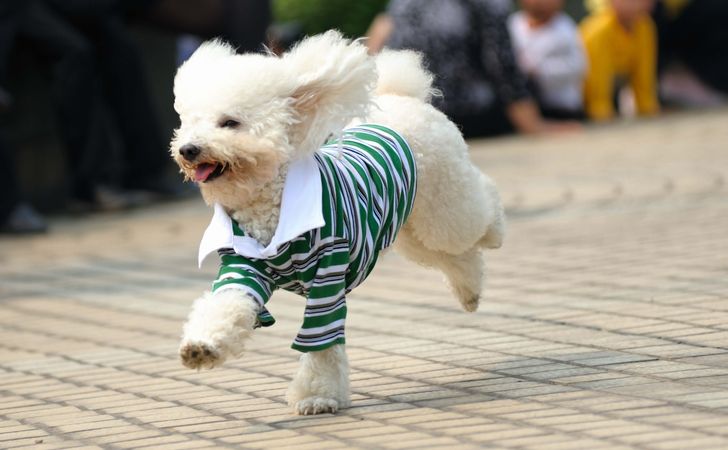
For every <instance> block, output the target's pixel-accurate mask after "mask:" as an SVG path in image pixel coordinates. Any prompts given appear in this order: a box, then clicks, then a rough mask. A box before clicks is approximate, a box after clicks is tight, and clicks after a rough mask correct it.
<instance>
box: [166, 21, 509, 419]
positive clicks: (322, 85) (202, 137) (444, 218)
mask: <svg viewBox="0 0 728 450" xmlns="http://www.w3.org/2000/svg"><path fill="white" fill-rule="evenodd" d="M431 84H432V75H431V74H429V73H428V72H427V71H425V70H424V69H423V67H422V62H421V57H420V55H419V54H417V53H415V52H409V51H384V52H383V53H382V54H380V55H378V56H377V57H370V56H369V55H367V52H366V49H365V47H364V46H363V45H362V44H361V43H359V42H356V41H354V42H351V41H349V40H346V39H344V38H343V37H342V36H341V35H340V34H339V33H338V32H334V31H331V32H328V33H325V34H322V35H318V36H314V37H311V38H308V39H306V40H304V41H302V42H301V43H300V44H299V45H298V46H296V47H295V48H294V49H293V50H291V51H290V52H288V53H286V54H284V55H283V56H281V57H277V56H273V55H259V54H243V55H240V54H235V51H234V50H233V49H232V48H231V47H229V46H228V45H226V44H224V43H221V42H219V41H212V42H208V43H205V44H203V45H202V46H201V47H200V48H199V50H197V52H196V53H195V54H194V55H193V56H192V57H191V58H190V59H189V60H188V61H187V62H186V63H185V64H184V65H183V66H182V67H181V68H180V69H179V72H178V73H177V76H176V79H175V87H174V91H175V97H176V99H175V109H176V110H177V112H178V113H179V115H180V119H181V126H180V128H179V129H178V130H177V131H176V134H175V138H174V140H173V142H172V145H171V152H172V156H173V157H174V159H175V161H176V162H177V163H178V164H179V166H180V167H181V169H182V172H183V173H184V174H185V176H186V177H187V178H188V179H190V180H194V181H196V182H198V183H199V186H200V190H201V192H202V195H203V197H204V199H205V201H206V202H207V203H208V204H210V205H214V206H215V218H214V219H213V222H212V223H211V225H210V227H209V228H208V230H207V232H206V234H205V237H204V238H203V242H202V244H201V249H200V258H201V259H202V258H204V256H205V255H206V254H207V253H209V252H211V251H214V250H218V251H219V253H220V254H221V257H222V259H223V265H222V268H221V271H220V276H219V278H218V279H217V280H216V282H215V284H214V285H213V286H214V289H213V293H206V294H205V295H204V296H203V297H202V298H200V299H198V300H197V301H196V302H195V303H194V306H193V309H192V312H191V313H190V316H189V320H188V322H187V323H186V324H185V327H184V336H183V338H182V343H181V346H180V357H181V359H182V362H183V364H184V365H185V366H187V367H190V368H195V369H199V368H203V367H204V368H212V367H216V366H219V365H220V364H222V363H223V361H224V360H225V359H226V358H228V357H237V356H240V355H241V354H242V352H243V350H244V347H245V341H246V339H247V338H248V337H249V336H250V335H251V333H252V332H253V329H254V328H255V327H257V326H259V325H264V326H265V325H268V324H270V323H272V321H273V320H272V317H270V315H269V314H268V312H267V310H265V307H264V304H265V302H266V301H267V299H268V297H270V294H271V292H272V291H273V290H275V289H276V288H278V287H281V288H284V289H287V290H291V291H294V292H297V293H299V294H301V295H303V296H304V297H307V303H306V315H305V318H304V327H303V329H302V332H301V334H299V336H298V337H297V338H296V341H294V345H293V347H294V348H296V349H298V350H300V351H302V352H304V353H303V355H302V357H301V365H300V369H299V371H298V373H297V374H296V375H295V377H294V379H293V381H292V383H291V385H290V388H289V390H288V393H287V399H288V402H289V404H290V405H291V406H292V407H293V409H294V412H295V413H297V414H318V413H326V412H336V411H337V410H338V409H339V408H343V407H346V406H348V405H349V403H350V400H349V381H348V362H347V358H346V353H345V351H344V345H343V343H344V338H343V320H344V319H343V318H344V317H345V312H346V309H345V305H344V298H343V294H344V293H348V291H349V290H351V289H352V288H353V287H355V286H356V285H357V284H359V283H360V282H361V281H362V280H363V279H364V278H365V277H366V275H367V274H368V272H369V270H371V267H361V266H359V265H358V262H357V261H358V260H357V259H356V258H362V256H361V254H358V253H357V254H356V255H355V254H354V253H356V252H355V251H354V250H352V249H353V248H354V247H355V245H358V246H359V247H356V248H357V249H361V248H364V249H365V250H362V252H372V253H373V254H374V257H373V259H372V258H371V257H369V259H368V260H367V262H366V264H370V265H371V266H373V261H374V260H376V253H378V252H379V250H381V249H383V248H384V247H386V246H388V245H389V244H390V243H391V241H390V240H388V239H387V238H382V235H383V234H385V233H386V234H387V236H388V237H391V240H393V239H394V236H395V235H397V240H396V244H395V245H396V248H398V250H399V251H401V252H402V253H403V254H404V255H405V256H407V257H408V258H409V259H411V260H413V261H416V262H417V263H420V264H424V265H426V266H430V267H435V268H437V269H439V270H441V271H442V272H443V273H444V274H445V276H446V277H447V279H448V281H449V283H450V285H451V287H452V289H453V291H454V293H455V295H456V296H457V298H458V299H459V300H460V303H461V305H462V307H463V308H464V309H465V310H466V311H475V309H476V308H477V307H478V301H479V296H480V292H481V288H482V283H483V278H484V267H483V260H482V252H481V250H482V249H485V248H498V247H500V245H501V242H502V239H503V232H504V217H503V210H502V207H501V203H500V200H499V197H498V193H497V191H496V189H495V186H494V184H493V183H492V181H491V180H490V179H489V178H487V177H486V176H484V175H483V174H482V173H481V172H480V171H479V170H478V169H477V168H476V167H475V166H473V164H472V163H471V161H470V159H469V156H468V147H467V145H466V143H465V142H464V140H463V138H462V135H461V134H460V132H459V130H458V129H457V127H456V126H455V125H454V124H453V123H452V122H450V121H449V120H448V119H447V117H445V115H443V114H442V113H440V112H439V111H437V110H436V109H435V108H433V107H432V106H431V105H430V104H429V103H428V100H429V98H430V96H431V95H432V94H433V89H432V87H431ZM352 124H376V126H381V129H382V130H385V131H386V133H384V132H383V133H384V134H381V135H379V134H377V133H378V131H377V130H379V128H376V126H374V125H373V126H370V127H369V128H367V126H366V125H361V126H363V127H364V128H354V129H353V130H354V131H347V130H345V127H346V126H347V125H349V126H355V127H356V126H359V125H352ZM357 130H358V131H357ZM362 130H364V131H362ZM361 133H364V136H365V137H366V138H367V139H370V140H369V141H367V142H369V144H371V145H369V147H367V148H368V150H367V151H368V152H370V153H367V154H368V155H370V156H371V155H374V156H373V157H371V158H370V159H371V160H372V161H373V160H378V158H379V156H381V155H384V151H385V150H383V149H385V147H386V149H387V151H388V152H389V153H387V155H390V156H391V155H394V156H392V158H394V160H395V165H396V164H399V163H402V164H404V165H406V164H405V163H406V161H407V158H408V156H407V155H410V156H411V155H414V162H411V165H412V167H411V171H410V172H412V173H408V174H404V172H406V171H407V170H406V169H402V168H401V167H400V168H399V169H396V168H395V170H393V171H392V172H386V174H388V176H390V178H391V179H390V178H387V177H386V176H383V178H382V179H390V181H389V182H388V183H389V184H384V186H385V187H384V189H385V192H380V193H379V194H382V195H380V196H379V197H377V196H376V195H374V194H372V192H373V191H372V192H369V191H367V192H369V194H368V195H369V197H366V195H365V194H366V192H364V191H366V190H367V189H369V188H370V187H372V186H375V185H376V186H380V184H377V183H379V181H377V180H375V178H376V177H377V172H376V171H375V170H373V169H372V167H373V166H367V167H369V171H359V172H356V170H355V169H353V168H352V167H354V165H356V162H352V161H353V160H351V159H347V158H349V156H351V155H352V154H353V153H351V152H350V153H346V155H348V156H346V157H343V156H341V155H342V154H340V153H337V151H339V150H341V149H342V148H344V147H346V145H349V147H347V148H355V147H356V145H357V143H356V142H354V141H352V139H355V138H356V137H357V136H362V134H361ZM366 133H370V134H371V133H373V134H375V135H376V136H374V137H372V136H373V135H372V136H370V135H367V134H366ZM387 133H388V134H387ZM332 136H333V138H332ZM347 136H349V137H347ZM327 139H330V143H329V145H328V146H327V147H325V150H322V148H321V147H322V145H323V144H324V143H325V142H326V141H327ZM346 139H349V141H346ZM342 142H344V144H342ZM347 142H348V143H347ZM378 143H381V146H379V144H378ZM352 146H353V147H352ZM375 147H376V148H375ZM372 148H375V150H372ZM337 149H339V150H337ZM377 149H379V150H377ZM393 149H394V150H393ZM395 150H396V152H399V153H396V152H395V153H392V152H394V151H395ZM342 151H343V150H342ZM377 151H380V152H381V153H380V154H379V155H377V154H375V153H372V152H377ZM337 155H338V156H337ZM402 155H404V156H402ZM365 160H366V158H365ZM312 161H313V162H312ZM337 164H338V166H336V165H337ZM347 164H348V165H347ZM366 164H369V163H366ZM327 165H331V167H334V166H336V167H339V168H341V167H344V166H346V168H348V169H350V171H349V172H347V173H349V174H352V173H353V174H355V175H356V174H357V173H358V175H356V176H359V178H358V179H357V181H356V182H357V183H359V184H357V185H356V187H355V188H353V190H354V191H356V192H354V193H353V194H352V196H351V199H355V201H359V202H363V203H358V205H359V208H360V209H357V208H356V207H355V208H352V209H346V208H344V209H341V207H340V206H341V205H339V206H336V207H334V205H333V204H332V201H329V200H326V199H324V200H322V196H324V197H325V196H326V192H328V190H330V189H329V188H331V186H332V185H329V184H327V183H328V181H327V180H326V179H325V178H326V177H327V176H330V175H331V174H330V173H328V172H326V170H327V169H325V168H326V167H329V166H327ZM415 166H416V170H415ZM348 169H347V170H348ZM332 170H333V169H332ZM336 170H339V169H336ZM400 172H401V173H400ZM337 173H338V172H337ZM342 173H343V172H342ZM383 173H384V172H383ZM415 173H416V184H415V182H414V181H415V178H414V177H415ZM367 174H371V175H372V177H373V178H372V179H371V180H367V179H366V178H367V177H368V175H367ZM386 174H385V175H386ZM403 174H404V175H403ZM380 175H381V174H380ZM408 176H409V177H410V178H407V177H408ZM392 180H394V181H392ZM380 181H381V180H380ZM344 184H345V183H344ZM322 186H323V189H324V191H325V192H323V193H322V191H321V189H322ZM327 186H328V187H327ZM352 186H353V185H352ZM345 187H346V186H345ZM380 187H381V186H380ZM395 187H397V189H398V191H397V195H392V196H391V198H390V196H389V194H390V193H391V192H387V191H386V190H393V189H394V188H395ZM327 189H328V190H327ZM342 189H343V190H346V189H345V188H342ZM415 189H416V196H415ZM329 194H330V195H331V197H330V198H332V199H333V198H338V197H335V196H336V195H346V194H347V192H344V193H343V194H342V193H338V192H335V193H331V192H329ZM349 194H351V192H349ZM365 197H366V198H369V200H367V201H370V202H371V203H369V204H368V203H366V201H365V200H362V199H364V198H365ZM375 197H376V198H375ZM347 198H348V197H347ZM387 198H389V199H390V200H386V199H387ZM407 198H408V199H410V200H411V199H412V198H414V205H413V206H411V205H410V206H411V207H410V209H409V210H406V208H404V206H403V204H402V202H400V203H397V202H398V201H400V200H402V199H407ZM383 199H384V200H383ZM391 199H394V200H391ZM397 199H399V200H397ZM378 201H381V202H387V201H389V202H394V203H393V204H388V203H381V204H380V203H376V202H378ZM402 201H404V200H402ZM375 203H376V204H375ZM362 205H363V206H362ZM382 205H384V206H382ZM387 205H388V206H387ZM380 207H383V208H385V209H386V208H390V210H388V211H389V213H386V211H385V213H386V214H390V215H389V216H387V217H390V218H391V221H390V222H391V224H390V225H387V229H384V230H380V229H378V228H377V227H378V226H383V225H382V224H381V223H380V222H378V220H379V221H382V223H384V221H385V218H384V217H383V216H384V215H385V213H382V211H378V209H379V208H380ZM400 207H401V208H404V209H399V210H395V211H394V212H392V210H391V208H395V209H396V208H400ZM307 208H308V209H307ZM316 208H318V211H317V210H316ZM336 208H338V209H336ZM289 210H290V211H289ZM342 211H343V212H342ZM379 213H382V214H381V215H379ZM397 213H399V215H397ZM360 214H361V215H362V217H365V219H366V220H370V221H371V220H372V218H373V217H375V218H377V220H375V221H374V222H368V223H370V224H371V223H374V225H364V228H366V230H357V229H356V228H352V227H356V226H357V225H359V224H360V222H359V219H361V217H359V215H360ZM342 216H343V217H342ZM354 216H355V217H354ZM405 217H406V222H405V220H404V219H405ZM366 220H362V221H361V223H365V222H366ZM398 220H399V222H398ZM302 222H305V223H302ZM333 222H336V223H337V225H336V226H340V227H344V228H346V227H348V228H346V230H348V231H346V232H344V233H343V234H342V233H338V234H336V232H332V233H334V234H335V236H334V237H333V238H331V239H329V238H328V237H326V231H321V230H329V231H331V229H333V228H332V227H335V224H334V223H333ZM339 222H340V223H339ZM390 222H387V223H388V224H389V223H390ZM402 222H404V223H402ZM377 233H379V234H377ZM363 236H366V239H365V238H364V237H363ZM354 241H356V243H354ZM301 245H303V246H306V245H309V246H318V247H317V248H318V249H320V248H322V247H325V248H326V249H329V250H326V251H325V252H323V253H315V252H314V253H308V254H305V255H304V257H302V256H301V254H300V253H297V252H299V251H298V250H290V249H292V248H294V247H295V248H298V247H297V246H301ZM331 248H333V249H334V250H330V249H331ZM317 251H318V250H317ZM357 251H358V250H357ZM282 252H289V253H288V257H289V258H290V259H291V260H293V262H292V263H291V262H281V261H276V259H275V258H277V257H279V256H280V255H281V254H282ZM337 252H338V253H337ZM342 252H343V253H342ZM342 254H344V255H348V256H349V260H345V261H339V262H336V260H337V258H340V257H341V255H342ZM312 255H313V256H312ZM312 259H313V260H314V261H313V262H311V260H312ZM311 264H313V265H314V266H315V270H316V274H315V277H314V278H315V279H313V281H312V279H311V276H312V275H310V274H308V275H307V271H308V270H309V269H310V267H311ZM284 272H285V273H284ZM337 276H338V278H337ZM336 283H340V290H341V292H339V293H334V294H331V293H330V292H329V293H326V288H331V286H332V285H334V284H336ZM329 290H330V291H331V289H329ZM314 292H316V293H317V294H316V295H314ZM331 292H333V291H331ZM327 296H328V297H327ZM329 300H330V301H329ZM327 301H329V303H326V302H327ZM326 314H328V315H329V316H330V317H328V318H327V319H326V318H322V317H324V316H325V315H326ZM307 323H308V325H307ZM327 327H328V328H327ZM322 330H323V331H322ZM317 333H318V334H317Z"/></svg>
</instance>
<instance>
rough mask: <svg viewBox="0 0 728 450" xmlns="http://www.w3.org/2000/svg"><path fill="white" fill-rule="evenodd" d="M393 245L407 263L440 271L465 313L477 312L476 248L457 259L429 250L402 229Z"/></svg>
mask: <svg viewBox="0 0 728 450" xmlns="http://www.w3.org/2000/svg"><path fill="white" fill-rule="evenodd" d="M395 245H396V248H397V250H398V251H399V252H401V253H402V254H403V255H404V256H406V257H407V258H408V259H410V260H412V261H414V262H417V263H419V264H422V265H424V266H427V267H434V268H436V269H439V270H440V271H442V273H444V274H445V277H446V278H447V280H448V282H449V284H450V287H451V288H452V290H453V292H454V293H455V295H456V296H457V298H458V300H459V301H460V304H461V305H462V307H463V309H464V310H465V311H468V312H473V311H475V310H476V309H478V303H479V301H480V292H481V290H482V288H483V280H484V278H485V268H484V263H483V255H482V253H481V251H480V249H479V248H478V247H477V246H474V247H472V248H470V249H468V250H466V251H465V252H463V253H461V254H459V255H453V254H449V253H445V252H443V251H438V250H430V249H428V248H427V246H425V245H424V244H423V243H422V242H421V241H419V240H418V239H417V238H415V237H414V236H413V235H412V234H411V233H409V232H408V231H407V229H406V227H405V228H404V229H402V231H401V232H400V234H399V236H398V237H397V241H396V244H395Z"/></svg>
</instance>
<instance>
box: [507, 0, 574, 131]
mask: <svg viewBox="0 0 728 450" xmlns="http://www.w3.org/2000/svg"><path fill="white" fill-rule="evenodd" d="M519 3H520V7H521V10H520V11H518V12H516V13H514V14H512V15H511V17H510V19H509V21H508V28H509V31H510V33H511V38H512V41H513V46H514V48H515V52H516V60H517V62H518V65H519V67H520V68H521V71H522V72H523V73H524V74H526V76H527V77H528V78H529V81H530V83H531V86H533V87H532V90H533V91H534V94H535V96H536V99H537V101H538V104H539V107H540V109H541V113H542V114H543V115H544V116H545V117H547V118H551V119H582V118H583V117H584V110H583V108H584V104H583V96H582V89H583V83H584V75H585V72H586V56H585V55H584V47H583V45H582V44H581V36H580V35H579V31H578V29H577V27H576V23H575V22H574V20H573V19H571V17H569V16H568V15H566V14H565V13H564V12H563V11H562V9H563V7H564V0H521V1H520V2H519Z"/></svg>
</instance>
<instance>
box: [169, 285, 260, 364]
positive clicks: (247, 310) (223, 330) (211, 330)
mask: <svg viewBox="0 0 728 450" xmlns="http://www.w3.org/2000/svg"><path fill="white" fill-rule="evenodd" d="M259 309H260V307H259V306H258V303H257V302H256V301H255V300H253V299H252V298H250V297H248V296H247V295H246V294H245V293H243V292H242V291H239V290H236V289H226V290H223V291H220V292H218V293H216V294H214V295H213V294H210V293H209V292H206V293H205V294H204V295H203V296H202V297H200V298H198V299H197V300H195V303H194V304H193V305H192V311H191V312H190V316H189V319H188V320H187V323H186V324H185V326H184V334H183V336H182V342H181V343H180V348H179V355H180V359H181V360H182V364H184V365H185V366H187V367H189V368H190V369H201V368H207V369H212V368H213V367H217V366H220V365H221V364H222V363H223V362H224V361H225V360H226V359H227V358H228V357H237V356H240V355H241V354H242V353H243V350H245V341H246V340H247V339H248V337H250V334H251V333H252V332H253V328H254V327H255V323H256V320H257V318H258V311H259Z"/></svg>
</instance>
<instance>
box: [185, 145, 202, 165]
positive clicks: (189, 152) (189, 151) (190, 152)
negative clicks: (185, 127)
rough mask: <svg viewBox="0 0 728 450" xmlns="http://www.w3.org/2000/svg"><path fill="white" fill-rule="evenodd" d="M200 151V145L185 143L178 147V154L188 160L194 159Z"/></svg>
mask: <svg viewBox="0 0 728 450" xmlns="http://www.w3.org/2000/svg"><path fill="white" fill-rule="evenodd" d="M201 152H202V150H200V147H198V146H196V145H194V144H185V145H183V146H182V147H180V148H179V154H180V155H182V157H183V158H184V159H186V160H187V161H190V162H192V161H194V160H195V158H197V156H198V155H199V154H200V153H201Z"/></svg>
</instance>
